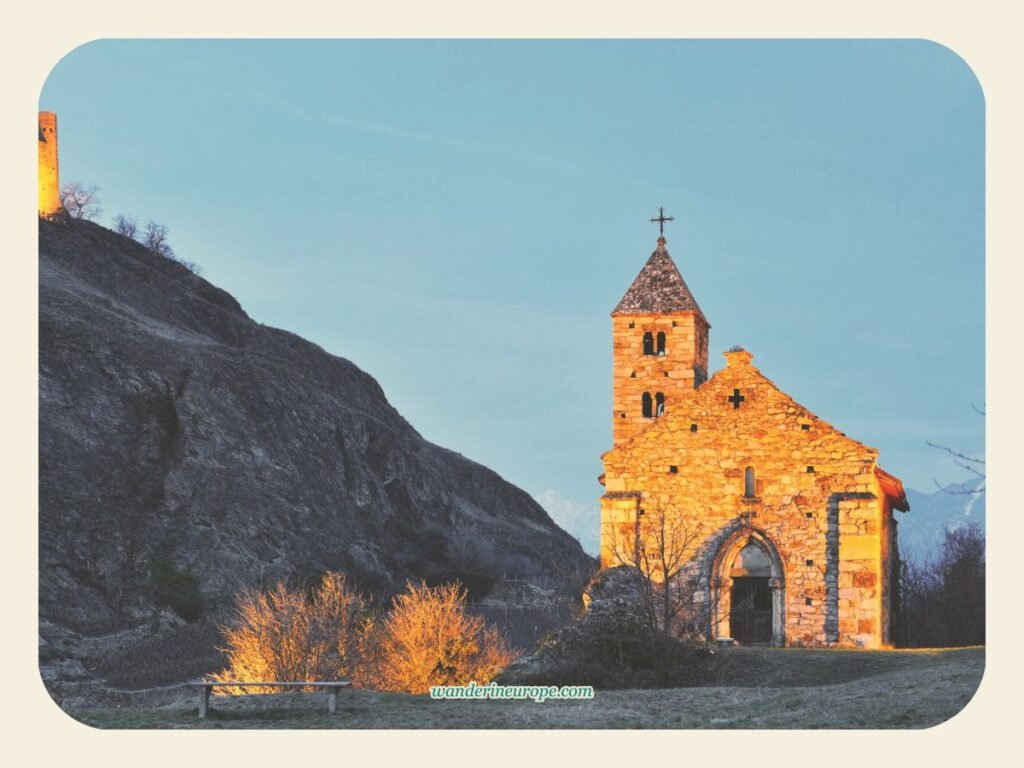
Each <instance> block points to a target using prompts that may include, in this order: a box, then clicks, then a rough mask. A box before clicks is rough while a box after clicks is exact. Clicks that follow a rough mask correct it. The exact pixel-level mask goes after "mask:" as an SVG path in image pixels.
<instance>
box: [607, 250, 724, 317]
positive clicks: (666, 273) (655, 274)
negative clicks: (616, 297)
mask: <svg viewBox="0 0 1024 768" xmlns="http://www.w3.org/2000/svg"><path fill="white" fill-rule="evenodd" d="M685 311H690V312H696V313H697V314H698V315H700V317H701V319H703V320H704V322H705V323H706V322H707V318H706V317H704V313H703V312H701V309H700V306H699V305H698V304H697V300H696V299H695V298H693V294H692V293H690V289H689V287H687V285H686V281H685V280H683V276H682V275H681V274H679V269H678V268H677V267H676V263H675V262H674V261H672V257H671V256H669V253H668V250H667V249H666V248H665V238H664V237H659V238H658V247H657V248H655V249H654V253H652V254H651V258H649V259H648V260H647V263H646V264H644V268H643V269H641V270H640V274H639V275H637V276H636V280H634V281H633V284H632V285H631V286H629V290H628V291H626V295H625V296H623V297H622V300H621V301H620V302H619V303H618V305H617V306H616V307H615V309H614V310H613V311H612V314H613V315H646V314H652V313H656V312H685ZM709 325H710V323H709Z"/></svg>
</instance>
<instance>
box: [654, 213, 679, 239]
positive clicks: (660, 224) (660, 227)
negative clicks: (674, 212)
mask: <svg viewBox="0 0 1024 768" xmlns="http://www.w3.org/2000/svg"><path fill="white" fill-rule="evenodd" d="M675 220H676V219H675V217H674V216H666V215H665V209H664V208H660V207H659V208H658V215H657V216H654V217H652V218H651V223H652V224H653V223H654V222H658V232H659V233H660V234H662V235H664V234H665V222H666V221H675Z"/></svg>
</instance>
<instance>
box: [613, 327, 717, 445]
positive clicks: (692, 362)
mask: <svg viewBox="0 0 1024 768" xmlns="http://www.w3.org/2000/svg"><path fill="white" fill-rule="evenodd" d="M648 332H649V333H651V335H652V337H653V338H654V339H655V343H656V340H657V336H658V333H664V334H665V353H664V355H658V354H657V353H655V354H653V355H645V354H644V346H643V340H644V334H645V333H648ZM612 344H613V350H612V354H613V366H612V401H613V407H614V411H613V414H612V420H613V425H614V426H613V429H612V434H613V439H614V442H615V445H619V444H620V443H622V442H624V441H626V440H628V439H629V438H631V437H633V436H634V435H635V434H637V433H638V432H642V431H643V430H645V429H647V427H648V426H650V425H651V424H652V423H653V422H654V421H655V419H656V418H657V417H650V418H645V417H644V416H643V412H642V410H641V400H642V398H643V395H644V393H645V392H647V393H650V396H651V398H652V400H653V399H654V398H655V396H656V395H657V393H659V392H660V393H662V394H663V395H664V396H665V410H666V412H668V410H669V409H671V408H672V404H673V403H674V402H676V401H678V400H679V398H680V396H686V395H689V394H690V393H691V392H692V391H693V388H694V380H695V377H696V380H697V383H698V384H699V383H700V382H702V381H703V380H704V379H706V378H707V369H708V326H707V323H706V322H705V321H704V320H703V318H701V317H700V316H699V315H697V313H695V312H678V313H673V314H671V315H666V314H648V315H641V314H622V315H613V316H612ZM655 349H657V347H656V346H655Z"/></svg>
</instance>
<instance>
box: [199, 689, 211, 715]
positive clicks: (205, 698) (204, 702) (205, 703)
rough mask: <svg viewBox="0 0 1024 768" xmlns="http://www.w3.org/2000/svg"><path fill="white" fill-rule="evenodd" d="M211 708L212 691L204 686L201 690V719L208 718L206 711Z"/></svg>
mask: <svg viewBox="0 0 1024 768" xmlns="http://www.w3.org/2000/svg"><path fill="white" fill-rule="evenodd" d="M209 708H210V689H209V688H207V687H206V686H203V687H202V688H200V689H199V717H200V719H202V718H205V717H206V711H207V710H208V709H209Z"/></svg>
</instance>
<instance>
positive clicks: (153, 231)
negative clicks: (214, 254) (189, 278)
mask: <svg viewBox="0 0 1024 768" xmlns="http://www.w3.org/2000/svg"><path fill="white" fill-rule="evenodd" d="M140 242H141V243H142V244H143V245H144V246H146V248H148V249H149V250H150V251H152V252H153V253H155V254H156V255H157V256H163V257H164V258H165V259H168V260H170V261H174V262H177V263H178V264H181V266H183V267H185V269H187V270H188V271H189V272H191V273H192V274H194V275H201V274H203V268H202V267H200V266H199V265H198V264H196V263H195V262H194V261H188V260H187V259H183V258H181V257H179V256H178V255H177V254H176V253H175V252H174V249H173V248H171V244H170V243H169V242H168V241H167V227H165V226H164V225H163V224H157V223H156V222H155V221H153V220H152V219H150V220H149V221H147V222H146V226H145V228H144V229H143V230H142V240H141V241H140Z"/></svg>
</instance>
